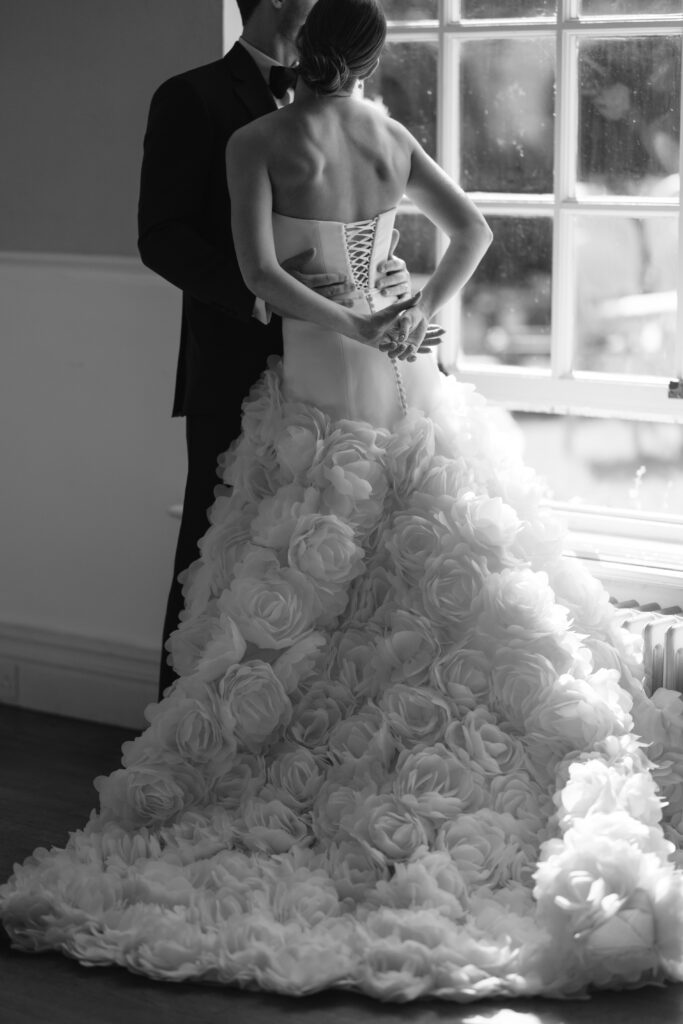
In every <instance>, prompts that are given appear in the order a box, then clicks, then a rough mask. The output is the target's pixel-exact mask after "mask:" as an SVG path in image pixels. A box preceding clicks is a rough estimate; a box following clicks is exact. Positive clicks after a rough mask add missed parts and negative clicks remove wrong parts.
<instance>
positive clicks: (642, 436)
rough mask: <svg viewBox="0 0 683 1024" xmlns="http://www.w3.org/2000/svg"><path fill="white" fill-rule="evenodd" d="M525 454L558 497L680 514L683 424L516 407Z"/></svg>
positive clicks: (682, 479) (579, 504)
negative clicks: (520, 410)
mask: <svg viewBox="0 0 683 1024" xmlns="http://www.w3.org/2000/svg"><path fill="white" fill-rule="evenodd" d="M513 416H514V420H515V422H516V423H517V425H518V427H519V428H520V430H521V432H522V436H523V443H524V454H525V458H526V460H527V461H528V463H529V464H530V465H531V466H533V467H534V469H536V470H537V472H538V473H540V475H541V476H542V477H544V479H545V480H546V481H547V483H548V485H549V487H550V492H551V494H550V496H551V497H552V498H554V499H555V500H556V501H566V502H570V503H571V504H576V505H578V506H579V507H580V506H581V504H588V505H601V506H605V507H607V508H621V509H631V510H633V511H634V512H656V513H658V514H663V515H680V512H681V509H683V426H681V425H680V424H674V423H645V422H641V421H639V420H619V419H614V418H613V417H610V418H609V419H603V418H602V417H601V418H599V419H596V418H594V417H589V416H554V415H547V414H545V413H519V412H516V413H513Z"/></svg>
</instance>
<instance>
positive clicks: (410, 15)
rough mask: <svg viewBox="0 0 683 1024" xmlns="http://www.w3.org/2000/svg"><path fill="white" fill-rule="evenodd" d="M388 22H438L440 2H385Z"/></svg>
mask: <svg viewBox="0 0 683 1024" xmlns="http://www.w3.org/2000/svg"><path fill="white" fill-rule="evenodd" d="M382 7H383V8H384V13H385V14H386V16H387V20H388V21H436V20H437V19H438V17H439V4H438V0H383V2H382Z"/></svg>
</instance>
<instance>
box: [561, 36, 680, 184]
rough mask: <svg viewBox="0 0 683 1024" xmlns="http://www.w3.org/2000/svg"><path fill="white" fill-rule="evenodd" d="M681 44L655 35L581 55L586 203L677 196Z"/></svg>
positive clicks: (588, 48)
mask: <svg viewBox="0 0 683 1024" xmlns="http://www.w3.org/2000/svg"><path fill="white" fill-rule="evenodd" d="M680 82H681V41H680V39H679V38H673V37H666V36H665V37H662V36H651V37H641V38H636V39H601V40H590V41H585V42H582V43H581V45H580V48H579V88H580V105H579V166H578V179H579V182H580V184H581V187H580V188H579V196H582V195H590V194H611V195H655V196H666V195H677V194H678V188H679V181H678V152H679V145H680V110H681V100H680Z"/></svg>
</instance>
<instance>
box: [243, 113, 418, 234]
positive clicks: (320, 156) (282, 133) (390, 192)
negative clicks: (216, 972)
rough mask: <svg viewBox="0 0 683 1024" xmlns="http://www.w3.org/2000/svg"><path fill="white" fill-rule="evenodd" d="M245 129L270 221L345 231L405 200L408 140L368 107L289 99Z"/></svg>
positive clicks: (401, 132) (394, 122)
mask: <svg viewBox="0 0 683 1024" xmlns="http://www.w3.org/2000/svg"><path fill="white" fill-rule="evenodd" d="M250 127H252V128H254V129H256V130H257V131H258V134H259V139H258V145H259V147H260V146H263V149H262V150H261V151H262V153H263V159H264V161H265V163H266V165H267V168H268V175H269V177H270V181H271V186H272V191H273V209H274V210H275V211H276V212H277V213H281V214H284V215H286V216H288V217H300V218H305V219H311V220H338V221H343V222H345V223H349V222H352V221H358V220H365V219H367V218H370V217H374V216H375V215H376V214H377V213H380V212H382V211H384V210H388V209H390V208H391V207H393V206H395V205H396V204H397V203H398V201H399V200H400V198H401V196H402V195H403V193H404V192H405V189H406V184H407V182H408V178H409V175H410V166H411V149H412V146H411V142H412V140H411V138H410V136H409V135H408V133H407V132H406V130H405V129H404V128H403V127H402V126H401V125H399V124H398V123H397V122H396V121H392V120H391V119H390V118H388V117H387V116H386V114H385V113H384V112H383V111H382V110H380V109H378V108H377V107H376V106H374V105H373V104H371V103H365V102H363V101H362V100H359V99H354V98H351V97H341V96H340V97H338V98H335V99H334V100H331V101H330V100H327V101H326V102H323V103H321V102H320V101H319V100H317V99H315V98H310V99H308V98H306V99H303V100H299V99H298V98H297V100H296V101H295V102H294V103H293V104H291V105H290V106H288V107H285V108H284V109H282V110H280V111H277V112H276V113H274V114H272V115H268V116H266V117H264V118H261V119H260V121H258V122H254V124H253V125H252V126H250ZM255 134H256V132H255ZM254 141H256V140H254Z"/></svg>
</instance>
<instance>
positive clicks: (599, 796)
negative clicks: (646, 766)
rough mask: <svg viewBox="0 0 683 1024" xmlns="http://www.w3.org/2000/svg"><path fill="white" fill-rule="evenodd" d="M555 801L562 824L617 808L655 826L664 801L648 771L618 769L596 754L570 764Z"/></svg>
mask: <svg viewBox="0 0 683 1024" xmlns="http://www.w3.org/2000/svg"><path fill="white" fill-rule="evenodd" d="M555 802H556V804H557V806H558V808H559V810H560V815H561V816H560V824H561V825H562V826H563V827H565V828H567V827H569V826H570V825H571V824H572V822H573V821H574V819H576V818H585V817H587V816H588V815H589V814H601V813H609V812H610V811H616V810H620V811H626V812H627V813H628V814H630V815H631V816H632V817H634V818H637V819H638V821H641V822H643V823H644V824H646V825H650V826H654V825H657V824H658V822H659V821H660V820H661V817H662V805H663V803H664V801H663V799H662V798H661V797H660V796H659V794H658V792H657V785H656V783H655V780H654V779H653V778H652V776H651V775H650V774H648V773H646V772H635V773H630V772H629V773H627V772H624V771H620V770H619V769H618V768H616V767H615V766H613V765H606V764H604V763H603V762H602V761H601V760H599V759H598V758H592V759H591V760H590V761H585V762H583V763H580V762H575V763H574V764H572V765H570V767H569V780H568V782H567V783H566V784H565V786H564V788H563V789H562V790H561V791H560V793H558V794H557V796H556V797H555Z"/></svg>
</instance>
